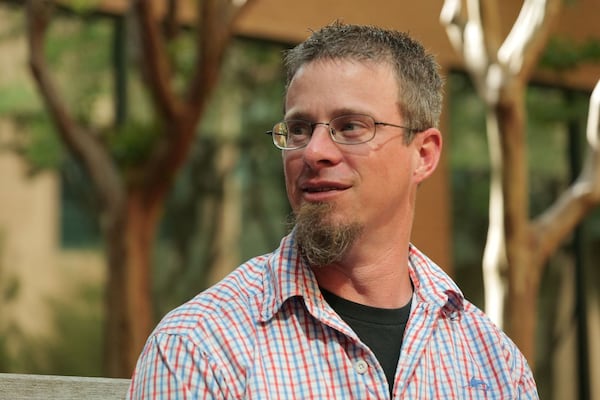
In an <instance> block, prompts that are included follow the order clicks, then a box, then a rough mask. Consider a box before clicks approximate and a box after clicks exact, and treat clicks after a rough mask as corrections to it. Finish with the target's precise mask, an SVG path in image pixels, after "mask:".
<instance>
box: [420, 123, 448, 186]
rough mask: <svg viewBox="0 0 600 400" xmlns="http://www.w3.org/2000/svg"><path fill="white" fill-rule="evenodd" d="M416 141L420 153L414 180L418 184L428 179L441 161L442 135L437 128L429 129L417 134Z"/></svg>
mask: <svg viewBox="0 0 600 400" xmlns="http://www.w3.org/2000/svg"><path fill="white" fill-rule="evenodd" d="M413 140H415V143H414V144H415V146H416V148H415V149H416V151H417V152H418V161H417V167H416V168H415V170H414V173H413V175H414V178H415V180H416V182H417V183H421V182H423V181H424V180H425V179H427V178H428V177H429V176H430V175H431V174H433V171H435V168H436V167H437V165H438V162H439V161H440V157H441V154H442V134H441V133H440V131H439V130H437V129H436V128H429V129H427V130H425V131H423V132H419V133H417V135H416V137H415V138H414V139H413Z"/></svg>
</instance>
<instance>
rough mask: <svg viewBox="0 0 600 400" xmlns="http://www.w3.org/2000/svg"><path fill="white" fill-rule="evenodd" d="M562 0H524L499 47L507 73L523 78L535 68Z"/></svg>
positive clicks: (500, 57)
mask: <svg viewBox="0 0 600 400" xmlns="http://www.w3.org/2000/svg"><path fill="white" fill-rule="evenodd" d="M561 1H562V0H525V2H524V3H523V6H522V7H521V11H520V12H519V16H518V17H517V20H516V22H515V24H514V25H513V27H512V29H511V31H510V33H509V34H508V36H507V37H506V39H505V40H504V43H502V46H500V49H499V50H498V60H499V62H500V63H501V64H502V65H503V67H504V68H506V69H507V70H508V71H509V73H510V75H512V76H517V75H522V76H523V77H524V78H523V79H524V80H526V79H527V77H529V75H530V74H531V72H532V70H533V68H535V66H536V64H537V61H538V59H539V56H540V54H541V52H542V51H543V49H544V44H545V43H546V41H547V37H548V35H549V33H550V31H551V29H552V28H553V26H554V21H555V20H556V17H557V16H558V11H559V10H560V6H561Z"/></svg>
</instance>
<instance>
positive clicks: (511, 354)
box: [128, 234, 538, 400]
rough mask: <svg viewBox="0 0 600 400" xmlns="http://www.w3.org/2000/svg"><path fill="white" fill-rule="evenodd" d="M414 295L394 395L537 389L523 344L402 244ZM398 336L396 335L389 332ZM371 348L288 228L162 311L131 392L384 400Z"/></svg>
mask: <svg viewBox="0 0 600 400" xmlns="http://www.w3.org/2000/svg"><path fill="white" fill-rule="evenodd" d="M409 272H410V277H411V280H412V282H413V285H414V289H415V292H414V297H413V306H412V310H411V314H410V318H409V321H408V324H407V326H406V331H405V335H404V343H403V344H402V353H401V357H400V360H399V362H398V367H397V370H396V377H395V383H394V388H393V398H394V399H411V400H412V399H461V400H465V399H503V400H506V399H537V398H538V395H537V390H536V386H535V382H534V379H533V376H532V373H531V370H530V369H529V366H528V365H527V362H526V361H525V359H524V357H523V356H522V354H521V353H520V352H519V350H518V349H517V347H516V346H515V345H514V344H513V343H512V342H511V341H510V339H508V337H507V336H506V335H505V334H504V333H502V332H501V331H500V330H499V329H498V328H497V327H496V326H495V325H494V324H493V323H492V322H491V321H490V320H489V319H488V318H487V317H486V316H485V315H484V314H483V313H482V312H481V311H480V310H479V309H477V308H476V307H475V306H474V305H472V304H471V303H469V302H468V301H467V300H465V299H464V297H463V295H462V293H461V292H460V290H459V289H458V287H457V286H456V284H455V283H454V282H452V280H451V279H450V278H449V277H448V276H447V275H446V274H445V273H444V272H443V271H442V270H441V269H440V268H439V267H438V266H436V265H435V264H434V263H433V262H432V261H430V260H429V259H428V258H426V257H425V256H424V255H423V254H422V253H420V252H419V251H418V250H417V249H416V248H414V247H412V246H411V248H410V257H409ZM399 340H401V339H399ZM389 396H390V394H389V388H388V383H387V381H386V377H385V374H384V371H383V369H382V368H381V366H380V365H379V363H378V361H377V359H376V358H375V356H374V355H373V352H372V351H371V350H370V349H369V348H368V347H367V346H366V345H365V344H364V343H362V342H361V341H360V339H359V338H358V337H357V336H356V334H355V333H354V332H353V331H352V330H351V329H350V327H349V326H348V325H347V324H346V323H345V322H344V321H343V320H342V319H341V318H340V317H339V316H338V315H337V314H336V313H335V312H334V311H333V309H332V308H331V307H330V306H329V305H328V304H327V302H326V301H325V300H324V299H323V297H322V295H321V292H320V290H319V287H318V284H317V281H316V280H315V277H314V275H313V273H312V271H311V269H310V268H309V267H308V266H307V265H306V264H305V263H304V261H303V259H302V257H301V256H300V255H299V254H298V251H297V248H296V246H295V243H294V237H293V234H292V235H290V236H287V237H285V238H284V239H283V240H282V242H281V246H280V247H279V248H278V249H277V250H276V251H274V252H273V253H270V254H267V255H264V256H260V257H256V258H253V259H251V260H250V261H248V262H246V263H245V264H243V265H241V266H240V267H238V268H237V269H236V270H235V271H234V272H232V273H231V274H230V275H229V276H228V277H226V278H225V279H224V280H223V281H221V282H220V283H218V284H217V285H215V286H213V287H212V288H210V289H208V290H207V291H205V292H203V293H201V294H199V295H198V296H197V297H195V298H194V299H192V300H191V301H189V302H187V303H186V304H184V305H182V306H180V307H179V308H177V309H175V310H173V311H171V312H170V313H169V314H168V315H167V316H166V317H165V318H164V319H163V320H162V322H161V323H160V324H159V325H158V326H157V327H156V329H155V330H154V332H153V333H152V335H151V336H150V338H149V339H148V341H147V343H146V346H145V348H144V350H143V352H142V354H141V356H140V359H139V360H138V363H137V367H136V370H135V372H134V374H133V378H132V382H131V387H130V389H129V393H128V398H129V399H190V400H191V399H260V400H264V399H360V400H367V399H388V398H389Z"/></svg>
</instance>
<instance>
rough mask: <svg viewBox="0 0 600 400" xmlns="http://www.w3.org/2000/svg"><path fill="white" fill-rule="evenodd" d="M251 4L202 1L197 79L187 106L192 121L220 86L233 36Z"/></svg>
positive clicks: (230, 1)
mask: <svg viewBox="0 0 600 400" xmlns="http://www.w3.org/2000/svg"><path fill="white" fill-rule="evenodd" d="M251 2H252V0H247V1H242V2H240V1H232V0H204V1H199V2H198V3H199V5H198V15H197V25H198V30H197V32H198V38H197V46H198V47H197V57H196V65H195V68H194V71H195V73H194V75H193V77H192V79H191V81H190V86H189V87H190V89H189V91H188V95H187V105H188V108H189V109H190V110H191V112H192V113H195V115H192V117H195V118H194V119H196V118H197V116H199V115H200V113H201V110H202V108H203V107H202V106H203V103H204V102H205V101H206V93H210V92H211V91H212V89H213V88H214V87H215V85H216V84H217V78H218V75H219V70H220V68H221V64H222V60H223V57H224V55H225V51H226V49H227V45H228V43H229V40H230V39H231V37H232V35H233V26H234V23H235V20H236V19H237V18H238V17H239V15H240V14H241V11H242V10H243V9H244V8H245V7H248V6H249V4H250V3H251Z"/></svg>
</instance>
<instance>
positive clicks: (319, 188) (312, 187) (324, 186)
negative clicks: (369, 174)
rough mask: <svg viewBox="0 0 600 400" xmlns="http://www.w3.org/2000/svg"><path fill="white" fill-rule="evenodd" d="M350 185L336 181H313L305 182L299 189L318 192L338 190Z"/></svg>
mask: <svg viewBox="0 0 600 400" xmlns="http://www.w3.org/2000/svg"><path fill="white" fill-rule="evenodd" d="M349 187H350V185H346V184H343V183H337V182H315V183H305V184H303V185H300V189H301V190H302V191H303V192H305V193H320V192H330V191H339V190H346V189H348V188H349Z"/></svg>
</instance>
